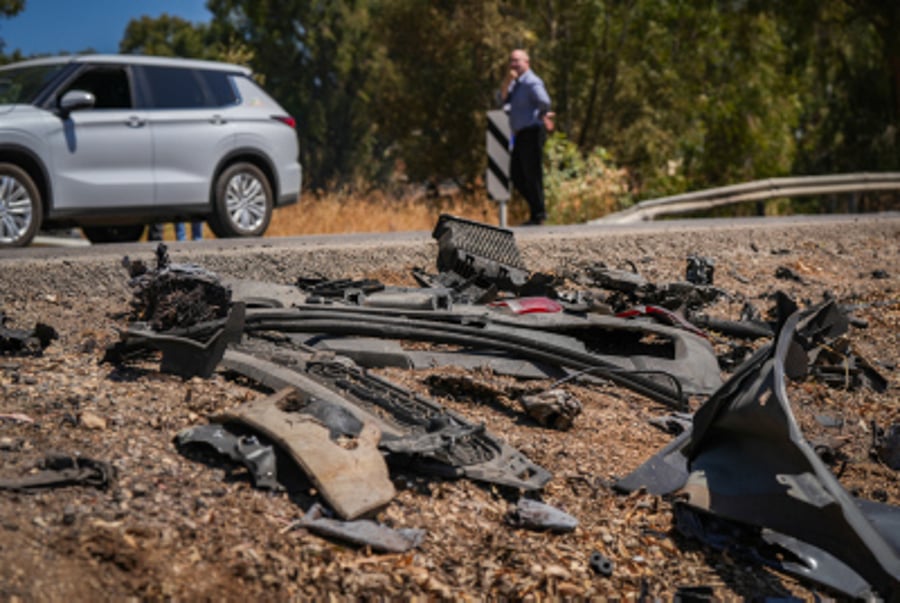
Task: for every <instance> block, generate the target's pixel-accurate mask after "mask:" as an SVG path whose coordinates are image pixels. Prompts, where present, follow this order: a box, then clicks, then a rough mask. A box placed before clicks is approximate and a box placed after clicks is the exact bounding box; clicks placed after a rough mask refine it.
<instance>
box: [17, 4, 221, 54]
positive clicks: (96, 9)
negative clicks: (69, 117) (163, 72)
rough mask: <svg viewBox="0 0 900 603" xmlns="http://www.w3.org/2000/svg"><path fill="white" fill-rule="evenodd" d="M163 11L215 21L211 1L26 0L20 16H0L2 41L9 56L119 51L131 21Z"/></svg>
mask: <svg viewBox="0 0 900 603" xmlns="http://www.w3.org/2000/svg"><path fill="white" fill-rule="evenodd" d="M163 13H167V14H169V15H173V16H176V17H181V18H182V19H185V20H187V21H192V22H197V23H207V22H209V21H210V19H211V18H212V15H211V14H210V12H209V11H208V10H206V0H25V10H23V11H22V12H20V13H19V14H18V15H16V16H15V17H11V18H2V17H0V39H2V40H3V41H4V42H5V46H4V47H3V51H4V52H5V53H7V54H8V53H11V52H13V51H14V50H15V49H17V48H18V49H19V50H21V51H22V54H24V55H25V56H29V55H32V54H59V53H60V52H66V53H75V52H80V51H83V50H85V49H87V48H93V49H94V51H96V52H100V53H116V52H118V51H119V41H120V40H121V39H122V36H123V34H124V33H125V26H126V25H128V22H129V21H130V20H132V19H136V18H139V17H142V16H144V15H147V16H150V17H154V18H155V17H159V16H160V15H162V14H163Z"/></svg>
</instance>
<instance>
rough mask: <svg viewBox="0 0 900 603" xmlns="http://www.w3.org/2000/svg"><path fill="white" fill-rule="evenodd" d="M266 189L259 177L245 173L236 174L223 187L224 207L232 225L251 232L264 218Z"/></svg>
mask: <svg viewBox="0 0 900 603" xmlns="http://www.w3.org/2000/svg"><path fill="white" fill-rule="evenodd" d="M266 205H267V204H266V190H265V187H264V186H263V183H262V182H260V180H259V178H256V177H255V176H253V175H251V174H247V173H241V174H236V175H235V176H233V177H232V178H231V180H229V181H228V186H227V187H226V189H225V209H226V211H227V212H228V217H229V219H230V220H231V223H232V224H234V226H235V227H236V228H237V229H239V230H241V231H243V232H251V231H253V230H256V229H257V228H259V227H260V225H261V224H262V223H263V221H264V220H265V218H266Z"/></svg>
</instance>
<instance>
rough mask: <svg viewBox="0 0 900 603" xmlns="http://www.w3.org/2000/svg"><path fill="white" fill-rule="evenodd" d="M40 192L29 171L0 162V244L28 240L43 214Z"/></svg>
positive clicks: (39, 223)
mask: <svg viewBox="0 0 900 603" xmlns="http://www.w3.org/2000/svg"><path fill="white" fill-rule="evenodd" d="M43 214H44V212H43V206H42V205H41V194H40V193H39V192H38V189H37V186H35V184H34V180H32V179H31V176H29V175H28V172H26V171H25V170H23V169H22V168H20V167H19V166H16V165H13V164H11V163H0V247H24V246H25V245H28V244H29V243H31V241H32V240H33V239H34V236H35V235H36V234H37V232H38V229H39V228H40V227H41V220H43V217H44V215H43Z"/></svg>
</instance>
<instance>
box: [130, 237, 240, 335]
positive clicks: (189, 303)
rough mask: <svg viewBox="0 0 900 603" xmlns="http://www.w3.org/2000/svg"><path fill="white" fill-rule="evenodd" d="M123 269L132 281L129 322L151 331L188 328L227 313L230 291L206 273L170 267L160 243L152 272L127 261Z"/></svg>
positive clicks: (187, 266) (188, 266)
mask: <svg viewBox="0 0 900 603" xmlns="http://www.w3.org/2000/svg"><path fill="white" fill-rule="evenodd" d="M123 265H124V266H125V268H127V269H128V271H129V274H130V275H131V277H132V278H131V281H130V282H129V284H130V285H131V287H132V289H133V292H132V295H133V298H132V301H131V306H132V315H131V319H132V320H135V321H141V322H147V323H149V324H150V326H151V328H152V329H153V330H154V331H159V332H162V331H168V330H170V329H173V328H183V327H188V326H191V325H194V324H197V323H201V322H206V321H210V320H215V319H217V318H223V317H225V315H226V314H227V313H228V307H229V305H230V302H231V290H230V289H228V288H227V287H224V286H223V285H222V284H221V283H220V281H219V278H218V277H217V276H216V275H215V274H214V273H212V272H209V271H208V270H205V269H203V268H201V267H199V266H196V265H194V264H173V263H171V262H170V261H169V257H168V252H167V251H166V246H165V245H164V244H162V243H160V244H159V246H158V247H157V268H156V270H149V269H148V268H147V267H146V265H145V264H143V263H142V262H139V261H131V260H129V259H128V258H127V257H126V258H125V259H124V260H123Z"/></svg>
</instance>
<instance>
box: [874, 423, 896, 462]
mask: <svg viewBox="0 0 900 603" xmlns="http://www.w3.org/2000/svg"><path fill="white" fill-rule="evenodd" d="M872 440H873V441H872V450H873V452H874V454H875V456H876V458H878V459H880V460H881V461H882V462H883V463H884V464H885V465H887V466H888V467H890V468H891V469H894V470H895V471H896V470H900V423H894V424H893V425H891V426H890V427H888V428H887V429H886V430H885V429H882V428H880V427H878V425H875V424H874V422H873V424H872Z"/></svg>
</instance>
